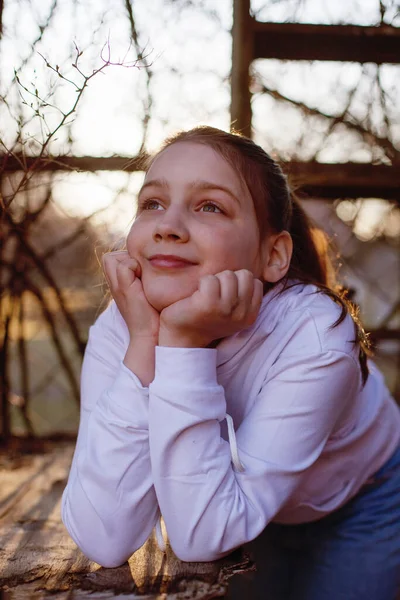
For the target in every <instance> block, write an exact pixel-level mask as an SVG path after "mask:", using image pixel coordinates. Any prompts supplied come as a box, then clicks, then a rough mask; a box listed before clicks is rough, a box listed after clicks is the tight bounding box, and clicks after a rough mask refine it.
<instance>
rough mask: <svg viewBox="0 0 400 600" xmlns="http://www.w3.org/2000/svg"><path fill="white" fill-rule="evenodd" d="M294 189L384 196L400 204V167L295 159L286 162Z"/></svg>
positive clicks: (328, 194) (313, 193)
mask: <svg viewBox="0 0 400 600" xmlns="http://www.w3.org/2000/svg"><path fill="white" fill-rule="evenodd" d="M283 168H284V170H285V172H286V173H287V175H288V177H289V181H290V183H291V185H292V186H293V187H294V189H297V190H299V191H301V192H302V193H304V194H305V195H306V196H307V195H308V196H310V197H314V198H326V199H331V200H335V199H337V198H383V199H386V200H396V201H397V202H399V203H400V168H399V167H398V166H393V167H391V166H387V165H370V164H366V163H343V164H328V163H318V162H315V161H310V162H296V161H292V162H289V163H287V164H285V165H283Z"/></svg>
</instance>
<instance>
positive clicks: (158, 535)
mask: <svg viewBox="0 0 400 600" xmlns="http://www.w3.org/2000/svg"><path fill="white" fill-rule="evenodd" d="M156 539H157V544H158V547H159V548H160V550H161V552H165V551H166V550H167V545H166V543H165V540H164V536H163V532H162V529H161V515H160V516H159V517H158V519H157V523H156Z"/></svg>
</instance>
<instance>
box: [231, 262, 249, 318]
mask: <svg viewBox="0 0 400 600" xmlns="http://www.w3.org/2000/svg"><path fill="white" fill-rule="evenodd" d="M235 275H236V277H237V280H238V304H237V308H236V311H235V312H236V316H237V317H238V318H244V317H245V315H246V314H247V313H248V311H249V309H250V305H251V300H252V297H253V289H254V275H253V273H252V272H251V271H248V270H247V269H241V270H240V271H235Z"/></svg>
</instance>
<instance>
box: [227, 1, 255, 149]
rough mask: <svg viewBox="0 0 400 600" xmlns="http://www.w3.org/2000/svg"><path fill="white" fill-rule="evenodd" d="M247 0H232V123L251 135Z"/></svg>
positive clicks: (251, 37) (250, 50)
mask: <svg viewBox="0 0 400 600" xmlns="http://www.w3.org/2000/svg"><path fill="white" fill-rule="evenodd" d="M251 28H252V19H251V17H250V0H234V2H233V27H232V71H231V126H232V128H233V129H235V130H236V131H240V132H241V133H243V134H244V135H247V137H251V115H252V113H251V106H250V96H251V95H250V89H249V87H250V76H249V68H250V63H251V61H252V60H253V54H254V51H253V36H252V35H251Z"/></svg>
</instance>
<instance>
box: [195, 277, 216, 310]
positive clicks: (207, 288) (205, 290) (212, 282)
mask: <svg viewBox="0 0 400 600" xmlns="http://www.w3.org/2000/svg"><path fill="white" fill-rule="evenodd" d="M198 291H199V294H198V296H197V301H198V303H200V307H201V308H202V309H203V310H204V311H206V312H212V311H213V309H214V310H215V305H216V304H217V303H218V302H219V300H220V297H221V284H220V281H219V279H218V277H216V276H215V275H204V276H203V277H202V278H201V279H200V282H199V290H198Z"/></svg>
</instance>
